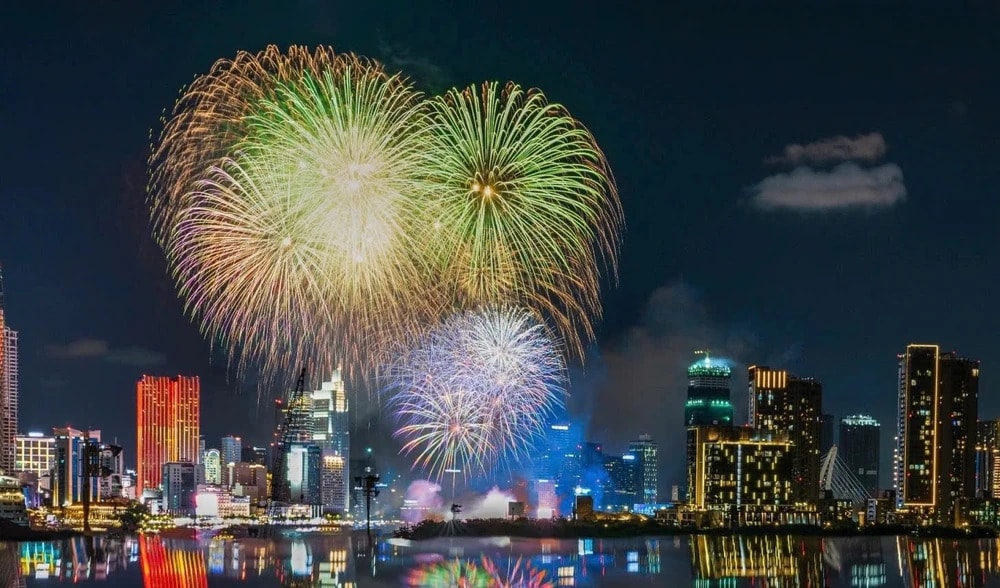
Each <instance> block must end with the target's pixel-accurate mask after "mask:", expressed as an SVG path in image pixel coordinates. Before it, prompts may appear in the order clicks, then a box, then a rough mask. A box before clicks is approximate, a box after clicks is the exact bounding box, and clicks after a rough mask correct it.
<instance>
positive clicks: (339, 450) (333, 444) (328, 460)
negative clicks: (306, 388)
mask: <svg viewBox="0 0 1000 588" xmlns="http://www.w3.org/2000/svg"><path fill="white" fill-rule="evenodd" d="M310 399H311V402H312V442H313V444H315V445H317V446H318V447H319V448H320V452H321V453H322V457H323V459H322V470H323V473H322V476H321V477H322V496H323V501H322V504H323V508H324V509H325V510H327V511H336V512H342V513H345V512H347V508H348V499H349V497H350V491H349V490H350V482H349V481H350V471H349V463H350V462H349V461H348V460H349V459H350V451H351V438H350V421H349V419H348V412H347V390H346V387H345V385H344V379H343V377H342V375H341V371H340V370H339V369H337V370H336V371H334V372H333V376H332V377H331V378H330V379H329V380H328V381H326V382H323V384H322V385H321V386H320V389H319V390H314V391H313V392H312V393H311V394H310Z"/></svg>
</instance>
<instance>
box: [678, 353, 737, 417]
mask: <svg viewBox="0 0 1000 588" xmlns="http://www.w3.org/2000/svg"><path fill="white" fill-rule="evenodd" d="M687 373H688V389H687V402H685V403H684V425H685V426H688V427H699V426H704V425H731V424H733V403H732V401H731V400H730V396H729V378H730V376H731V375H732V370H731V369H730V368H729V366H728V365H726V364H724V363H722V362H720V361H719V360H715V361H713V360H712V359H711V358H710V357H709V356H708V354H707V353H706V354H705V359H702V360H699V361H696V362H695V363H693V364H691V366H690V367H688V372H687Z"/></svg>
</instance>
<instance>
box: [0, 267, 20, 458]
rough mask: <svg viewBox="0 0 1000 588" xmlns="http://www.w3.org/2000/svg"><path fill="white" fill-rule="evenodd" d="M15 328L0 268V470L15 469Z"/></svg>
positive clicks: (16, 357) (17, 369) (16, 403)
mask: <svg viewBox="0 0 1000 588" xmlns="http://www.w3.org/2000/svg"><path fill="white" fill-rule="evenodd" d="M19 369H20V368H19V366H18V353H17V331H14V330H12V329H11V328H10V326H9V325H8V324H7V318H6V316H5V314H4V303H3V273H2V270H0V472H2V473H4V474H8V475H10V474H12V473H14V471H15V462H16V456H15V454H16V452H17V440H16V438H17V410H18V398H19V396H18V394H19V392H18V373H19Z"/></svg>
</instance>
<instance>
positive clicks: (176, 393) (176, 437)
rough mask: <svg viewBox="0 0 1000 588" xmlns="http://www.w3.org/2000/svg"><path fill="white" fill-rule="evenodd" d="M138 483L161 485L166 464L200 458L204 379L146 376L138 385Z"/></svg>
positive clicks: (142, 485)
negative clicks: (201, 402)
mask: <svg viewBox="0 0 1000 588" xmlns="http://www.w3.org/2000/svg"><path fill="white" fill-rule="evenodd" d="M136 399H137V405H138V407H137V411H136V412H137V415H136V416H137V419H136V420H137V425H138V426H137V428H138V434H137V438H136V441H137V443H136V448H137V452H136V462H137V464H136V465H137V468H136V469H137V471H138V477H137V480H136V485H137V487H138V488H137V489H138V492H139V493H140V494H141V493H142V491H143V490H146V489H147V488H153V489H155V488H159V487H160V482H161V480H162V476H163V464H165V463H167V462H182V461H187V462H191V463H192V464H194V463H197V462H198V461H199V459H200V456H199V455H198V439H199V436H200V430H199V429H200V419H199V411H200V401H201V394H200V383H199V380H198V377H197V376H194V377H189V376H177V377H174V378H170V377H165V376H143V377H142V379H141V380H139V383H138V384H137V385H136Z"/></svg>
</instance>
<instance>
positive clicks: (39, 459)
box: [14, 432, 56, 477]
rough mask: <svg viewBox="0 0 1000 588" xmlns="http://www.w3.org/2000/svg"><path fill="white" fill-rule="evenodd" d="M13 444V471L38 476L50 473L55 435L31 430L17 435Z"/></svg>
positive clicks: (54, 450) (54, 448)
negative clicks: (14, 450)
mask: <svg viewBox="0 0 1000 588" xmlns="http://www.w3.org/2000/svg"><path fill="white" fill-rule="evenodd" d="M15 444H16V446H17V451H16V454H15V458H14V470H15V471H17V472H31V473H33V474H35V475H37V476H38V477H42V476H47V475H49V474H50V473H51V470H52V462H53V460H54V459H55V453H56V439H55V437H53V436H51V435H45V434H44V433H35V432H32V433H28V434H27V435H18V436H17V437H16V439H15Z"/></svg>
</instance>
